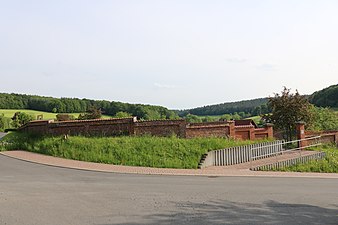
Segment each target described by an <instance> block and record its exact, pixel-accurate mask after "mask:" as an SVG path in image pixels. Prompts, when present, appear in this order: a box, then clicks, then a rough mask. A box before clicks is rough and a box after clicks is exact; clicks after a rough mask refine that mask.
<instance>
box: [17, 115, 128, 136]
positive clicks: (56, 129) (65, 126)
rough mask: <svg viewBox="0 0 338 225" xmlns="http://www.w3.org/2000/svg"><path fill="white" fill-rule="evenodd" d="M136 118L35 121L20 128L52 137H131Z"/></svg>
mask: <svg viewBox="0 0 338 225" xmlns="http://www.w3.org/2000/svg"><path fill="white" fill-rule="evenodd" d="M133 123H134V118H123V119H97V120H74V121H58V122H54V121H53V120H49V121H33V122H30V123H28V124H27V125H25V126H23V127H22V128H20V130H22V131H24V132H31V133H38V134H50V135H63V134H71V135H96V136H117V135H130V134H133V133H134V130H133V128H134V127H133Z"/></svg>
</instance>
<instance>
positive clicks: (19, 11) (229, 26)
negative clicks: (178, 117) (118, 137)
mask: <svg viewBox="0 0 338 225" xmlns="http://www.w3.org/2000/svg"><path fill="white" fill-rule="evenodd" d="M0 6H1V7H0V93H23V94H34V95H43V96H53V97H76V98H89V99H101V100H109V101H121V102H129V103H143V104H154V105H161V106H165V107H168V108H170V109H187V108H192V107H198V106H204V105H211V104H216V103H224V102H232V101H240V100H247V99H253V98H261V97H268V96H273V95H274V93H279V92H281V91H282V89H283V87H284V86H286V87H288V88H291V89H292V90H296V89H297V90H298V91H299V92H300V93H301V94H311V93H313V92H314V91H318V90H321V89H323V88H325V87H328V86H330V85H333V84H337V83H338V41H337V40H338V13H337V12H338V1H336V0H332V1H326V0H320V1H311V0H304V1H301V0H280V1H278V0H276V1H268V0H266V1H260V0H233V1H231V0H219V1H218V0H153V1H151V0H119V1H114V0H110V1H105V0H100V1H96V0H91V1H88V0H55V1H42V0H41V1H34V0H30V1H27V0H24V1H16V0H11V1H8V0H0Z"/></svg>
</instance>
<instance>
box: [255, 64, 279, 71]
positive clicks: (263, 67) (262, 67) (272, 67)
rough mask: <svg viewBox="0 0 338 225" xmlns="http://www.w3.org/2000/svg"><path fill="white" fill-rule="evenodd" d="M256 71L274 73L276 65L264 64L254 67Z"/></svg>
mask: <svg viewBox="0 0 338 225" xmlns="http://www.w3.org/2000/svg"><path fill="white" fill-rule="evenodd" d="M256 68H257V69H258V70H264V71H275V70H277V65H274V64H270V63H264V64H261V65H258V66H256Z"/></svg>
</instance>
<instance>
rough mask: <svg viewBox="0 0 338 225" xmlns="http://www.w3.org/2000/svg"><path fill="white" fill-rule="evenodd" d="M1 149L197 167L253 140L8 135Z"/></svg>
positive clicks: (140, 164)
mask: <svg viewBox="0 0 338 225" xmlns="http://www.w3.org/2000/svg"><path fill="white" fill-rule="evenodd" d="M3 142H5V143H9V144H6V145H1V141H0V150H1V148H2V150H14V149H23V150H28V151H32V152H38V153H42V154H47V155H52V156H57V157H64V158H68V159H75V160H82V161H91V162H100V163H108V164H115V165H129V166H147V167H159V168H161V167H166V168H197V166H198V163H199V161H200V158H201V156H202V154H204V153H206V152H208V151H209V150H214V149H222V148H226V147H231V146H239V145H246V144H250V143H253V142H250V141H234V140H231V139H224V138H198V139H180V138H176V137H169V138H168V137H151V136H145V137H80V136H71V137H69V139H67V140H63V139H62V137H34V136H29V135H27V134H21V133H15V132H14V133H11V134H9V135H7V136H6V137H5V138H4V140H3Z"/></svg>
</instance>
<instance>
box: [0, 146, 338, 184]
mask: <svg viewBox="0 0 338 225" xmlns="http://www.w3.org/2000/svg"><path fill="white" fill-rule="evenodd" d="M1 154H3V155H5V156H9V157H13V158H16V159H21V160H25V161H30V162H35V163H39V164H45V165H51V166H57V167H65V168H73V169H81V170H90V171H101V172H114V173H132V174H153V175H191V176H194V175H195V176H270V177H275V176H278V177H321V178H338V174H333V173H294V172H270V171H269V172H267V171H250V170H249V169H248V168H249V167H248V165H247V164H246V166H244V167H243V166H242V167H238V166H227V167H226V166H224V167H221V166H219V167H216V166H215V167H208V168H205V169H168V168H149V167H135V166H120V165H111V164H100V163H92V162H82V161H76V160H69V159H63V158H57V157H52V156H47V155H42V154H36V153H32V152H26V151H6V152H2V153H1Z"/></svg>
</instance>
